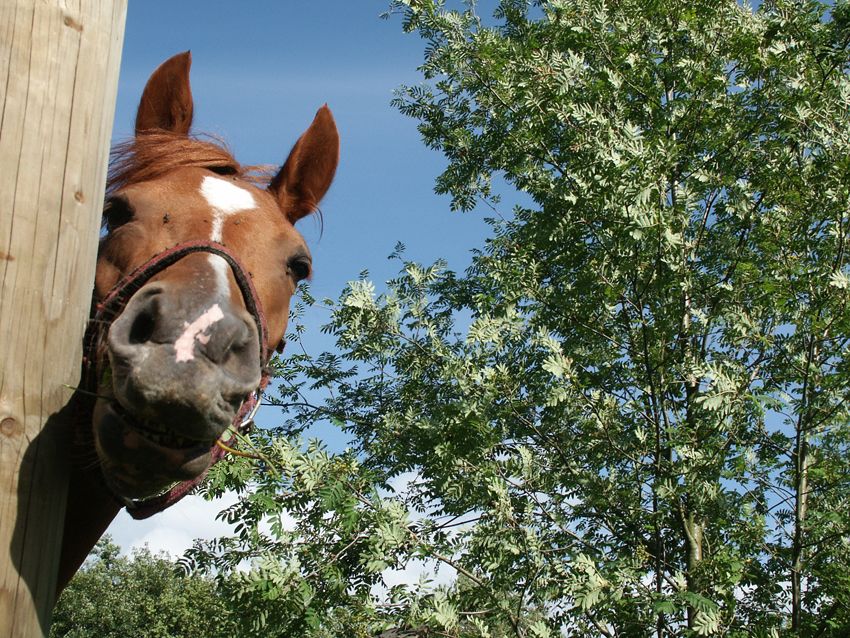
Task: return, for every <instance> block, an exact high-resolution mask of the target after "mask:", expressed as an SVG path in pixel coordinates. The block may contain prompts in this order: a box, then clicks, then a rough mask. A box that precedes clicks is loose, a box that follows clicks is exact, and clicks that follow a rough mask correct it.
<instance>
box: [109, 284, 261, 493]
mask: <svg viewBox="0 0 850 638" xmlns="http://www.w3.org/2000/svg"><path fill="white" fill-rule="evenodd" d="M190 292H191V291H188V290H186V288H185V287H179V288H178V287H176V286H173V285H171V284H169V283H167V282H150V283H148V284H146V285H145V286H143V287H142V288H141V289H140V290H139V291H138V292H137V293H136V294H135V295H133V297H132V298H131V299H130V301H129V302H128V303H127V305H126V307H125V308H124V310H123V311H122V312H121V314H120V315H119V316H118V317H117V318H116V319H115V320H114V321H113V323H112V325H111V326H110V328H109V332H108V335H107V339H106V354H107V356H108V360H109V370H110V372H111V374H110V375H108V378H106V379H105V382H104V383H102V385H101V388H100V389H99V394H100V395H101V396H102V397H104V396H105V397H110V398H111V400H100V401H98V407H97V408H96V409H95V415H94V416H95V418H94V434H95V440H96V442H97V448H98V452H99V454H100V457H101V464H102V465H103V469H104V474H105V475H107V478H108V480H109V481H110V482H111V483H112V484H113V489H114V490H115V491H117V492H119V493H121V494H122V495H123V496H132V497H137V496H140V495H144V493H145V492H148V493H149V492H151V491H152V490H155V489H156V488H157V486H158V487H159V488H161V486H162V484H163V483H167V482H168V481H177V480H185V479H188V478H193V477H194V476H197V475H198V474H200V473H201V472H203V471H204V470H205V469H206V468H207V467H208V466H209V463H210V448H211V447H212V446H213V445H215V442H216V440H217V439H219V438H220V437H221V436H222V434H223V433H225V431H226V430H227V429H228V428H229V427H230V426H231V424H232V423H233V421H234V419H235V417H236V415H237V413H238V411H239V409H240V407H241V405H242V402H243V401H244V400H245V399H246V397H247V396H248V395H249V394H250V393H251V392H252V391H253V390H255V389H256V388H257V386H258V385H259V383H260V379H261V368H262V365H261V358H260V357H261V354H260V347H259V343H260V341H259V338H258V334H257V324H256V322H255V320H254V318H253V317H252V316H251V315H250V314H249V313H248V312H247V311H245V310H244V309H243V308H241V307H239V308H234V307H232V305H231V304H230V303H228V302H227V301H226V300H222V299H218V300H216V301H215V302H213V303H211V302H210V300H209V298H206V299H204V298H203V296H197V295H191V294H189V293H190ZM104 385H105V386H106V387H104Z"/></svg>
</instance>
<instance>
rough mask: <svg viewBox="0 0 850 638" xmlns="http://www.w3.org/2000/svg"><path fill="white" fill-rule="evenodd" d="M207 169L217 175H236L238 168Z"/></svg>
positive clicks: (210, 167) (213, 167)
mask: <svg viewBox="0 0 850 638" xmlns="http://www.w3.org/2000/svg"><path fill="white" fill-rule="evenodd" d="M207 169H208V170H210V171H212V172H213V173H215V174H216V175H224V176H228V175H236V168H235V167H233V166H208V167H207Z"/></svg>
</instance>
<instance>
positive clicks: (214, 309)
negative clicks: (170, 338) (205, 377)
mask: <svg viewBox="0 0 850 638" xmlns="http://www.w3.org/2000/svg"><path fill="white" fill-rule="evenodd" d="M222 319H224V313H223V312H222V311H221V307H220V306H219V305H218V304H214V305H213V306H211V307H210V308H209V309H208V310H207V311H206V312H204V314H202V315H201V316H200V317H198V318H197V319H195V320H194V321H193V322H192V323H185V322H184V324H185V326H186V329H185V330H184V331H183V334H181V335H180V336H179V337H178V338H177V341H175V342H174V350H175V351H176V353H177V354H176V356H175V357H174V360H175V361H176V362H177V363H180V362H183V361H191V360H192V359H194V358H195V342H196V341H198V342H200V343H201V344H205V343H207V342H208V341H209V340H210V336H209V335H206V334H204V331H206V330H207V328H209V327H210V326H212V325H213V324H214V323H216V322H217V321H221V320H222Z"/></svg>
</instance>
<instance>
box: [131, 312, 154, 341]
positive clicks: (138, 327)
mask: <svg viewBox="0 0 850 638" xmlns="http://www.w3.org/2000/svg"><path fill="white" fill-rule="evenodd" d="M155 326H156V322H155V321H154V318H153V315H152V314H151V312H150V310H149V309H147V308H145V309H144V310H143V311H142V312H140V313H139V314H138V315H136V318H135V319H133V325H132V326H130V334H129V335H128V339H129V341H130V343H131V344H133V345H138V344H142V343H147V342H148V341H150V340H151V337H153V331H154V327H155Z"/></svg>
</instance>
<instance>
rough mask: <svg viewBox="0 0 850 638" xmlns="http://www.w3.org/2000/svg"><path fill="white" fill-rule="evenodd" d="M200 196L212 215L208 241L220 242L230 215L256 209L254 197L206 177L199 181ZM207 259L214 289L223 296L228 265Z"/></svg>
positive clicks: (224, 181) (233, 185) (242, 189)
mask: <svg viewBox="0 0 850 638" xmlns="http://www.w3.org/2000/svg"><path fill="white" fill-rule="evenodd" d="M201 195H203V196H204V199H206V200H207V203H208V204H209V205H210V208H211V209H212V213H213V219H212V231H211V232H210V239H211V240H212V241H217V242H221V240H222V230H223V228H224V222H225V221H226V220H227V218H228V217H230V216H231V215H235V214H236V213H241V212H243V211H246V210H251V209H253V208H256V207H257V203H256V202H255V201H254V196H253V195H251V193H250V192H249V191H247V190H245V189H244V188H241V187H239V186H237V185H236V184H234V183H233V182H230V181H227V180H224V179H219V178H218V177H212V176H211V175H207V176H206V177H204V179H203V180H201ZM207 259H208V260H209V262H210V266H212V268H213V272H214V273H215V281H216V288H217V289H218V292H219V294H221V295H225V294H226V293H227V289H228V283H227V270H228V268H229V266H228V264H227V262H226V261H224V259H222V258H221V257H219V256H218V255H208V256H207Z"/></svg>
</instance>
